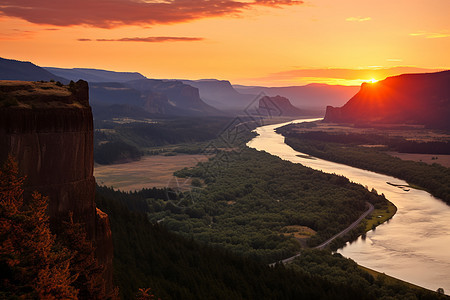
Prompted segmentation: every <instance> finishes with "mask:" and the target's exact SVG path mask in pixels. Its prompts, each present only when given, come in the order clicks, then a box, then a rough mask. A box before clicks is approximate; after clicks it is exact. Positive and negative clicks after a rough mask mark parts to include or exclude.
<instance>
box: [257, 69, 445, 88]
mask: <svg viewBox="0 0 450 300" xmlns="http://www.w3.org/2000/svg"><path fill="white" fill-rule="evenodd" d="M437 71H442V69H426V68H417V67H407V66H399V67H393V68H382V67H368V68H363V69H344V68H330V69H295V70H289V71H283V72H277V73H273V74H269V75H268V76H267V77H264V78H260V79H263V80H266V81H272V82H280V83H283V82H324V83H336V84H352V85H359V84H361V83H362V82H364V81H367V80H370V79H372V78H374V79H377V80H382V79H384V78H386V77H389V76H395V75H400V74H405V73H427V72H437Z"/></svg>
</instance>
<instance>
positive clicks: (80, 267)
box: [58, 213, 108, 299]
mask: <svg viewBox="0 0 450 300" xmlns="http://www.w3.org/2000/svg"><path fill="white" fill-rule="evenodd" d="M62 225H63V226H62V232H61V233H59V234H58V240H60V241H61V243H62V244H63V245H64V246H65V247H67V248H69V249H70V250H72V251H73V253H74V255H73V257H72V262H71V269H70V271H71V274H72V275H73V276H77V278H76V280H75V281H74V282H73V284H72V285H73V286H74V287H75V288H76V289H78V290H79V294H78V297H79V298H80V299H106V298H108V297H107V295H106V293H105V289H104V287H105V285H104V279H103V272H104V266H103V265H99V263H98V261H97V259H96V257H95V246H94V242H93V241H90V240H89V239H88V238H87V234H86V230H85V229H84V227H83V226H82V224H80V223H75V222H74V221H73V214H72V213H70V214H69V218H68V221H66V222H63V224H62Z"/></svg>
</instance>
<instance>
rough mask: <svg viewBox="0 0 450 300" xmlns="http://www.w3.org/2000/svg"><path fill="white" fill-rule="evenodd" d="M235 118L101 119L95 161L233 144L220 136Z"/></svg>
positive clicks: (249, 126) (250, 126) (248, 126)
mask: <svg viewBox="0 0 450 300" xmlns="http://www.w3.org/2000/svg"><path fill="white" fill-rule="evenodd" d="M235 121H236V120H235V119H233V118H230V117H195V118H193V117H183V118H164V119H161V118H159V119H154V120H99V121H96V122H95V131H94V160H95V162H97V163H99V164H112V163H117V162H123V161H124V160H130V161H131V160H139V159H140V157H141V156H142V155H155V154H165V153H170V154H171V155H174V154H176V153H187V154H197V153H201V152H202V151H203V150H204V148H206V147H207V145H208V143H210V142H211V141H214V143H215V144H216V145H217V146H218V147H224V146H229V145H227V144H226V141H224V139H221V138H220V136H221V134H224V133H226V130H228V129H229V128H232V127H233V126H234V125H236V124H235ZM246 121H248V120H246V119H245V118H240V119H239V122H246ZM255 127H256V126H255V124H252V123H250V122H249V123H246V130H245V131H246V132H247V134H249V133H250V131H251V130H252V129H254V128H255Z"/></svg>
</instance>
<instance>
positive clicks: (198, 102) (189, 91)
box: [126, 79, 224, 116]
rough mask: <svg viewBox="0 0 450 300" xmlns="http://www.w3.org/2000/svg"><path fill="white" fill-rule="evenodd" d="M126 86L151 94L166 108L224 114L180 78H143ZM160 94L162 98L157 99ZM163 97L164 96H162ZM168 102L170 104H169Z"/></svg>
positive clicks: (175, 112)
mask: <svg viewBox="0 0 450 300" xmlns="http://www.w3.org/2000/svg"><path fill="white" fill-rule="evenodd" d="M126 86H128V87H131V88H133V89H136V90H138V91H140V92H141V93H143V94H144V95H151V96H152V97H151V100H153V101H154V103H159V104H162V103H163V101H166V103H165V104H164V109H170V110H172V113H173V114H178V113H177V111H178V112H180V114H181V113H183V114H185V115H192V116H195V115H199V116H200V115H224V113H223V112H221V111H220V110H218V109H216V108H214V107H212V106H210V105H208V104H206V103H205V102H204V101H203V100H202V99H201V98H200V93H199V90H198V89H197V88H195V87H192V86H190V85H187V84H185V83H183V82H181V81H179V80H158V79H143V80H134V81H129V82H127V83H126ZM158 95H159V97H160V99H157V96H158ZM161 97H162V98H161ZM167 104H168V105H167Z"/></svg>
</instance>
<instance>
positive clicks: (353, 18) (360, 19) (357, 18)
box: [345, 17, 372, 22]
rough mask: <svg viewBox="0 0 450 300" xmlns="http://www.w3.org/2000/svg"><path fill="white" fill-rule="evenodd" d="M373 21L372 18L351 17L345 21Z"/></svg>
mask: <svg viewBox="0 0 450 300" xmlns="http://www.w3.org/2000/svg"><path fill="white" fill-rule="evenodd" d="M370 20H372V18H371V17H349V18H347V19H345V21H348V22H366V21H370Z"/></svg>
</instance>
